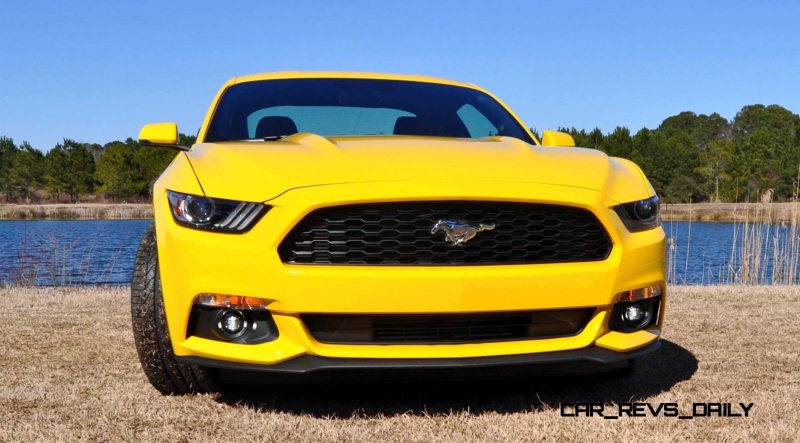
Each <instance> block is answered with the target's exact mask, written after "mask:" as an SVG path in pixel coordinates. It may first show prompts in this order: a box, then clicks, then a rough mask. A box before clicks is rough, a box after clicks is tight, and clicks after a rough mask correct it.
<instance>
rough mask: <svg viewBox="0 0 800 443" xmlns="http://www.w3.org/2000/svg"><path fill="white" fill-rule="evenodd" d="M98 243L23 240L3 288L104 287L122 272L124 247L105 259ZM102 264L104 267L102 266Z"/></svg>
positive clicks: (0, 280)
mask: <svg viewBox="0 0 800 443" xmlns="http://www.w3.org/2000/svg"><path fill="white" fill-rule="evenodd" d="M101 246H102V245H101V244H100V242H99V241H98V240H92V241H90V242H89V243H88V244H86V243H82V242H81V241H79V240H65V239H64V238H63V237H62V238H59V237H57V236H56V235H54V234H51V235H50V236H48V237H47V238H44V239H41V238H38V239H34V238H23V239H22V241H21V244H20V245H19V246H18V247H17V248H16V249H15V252H14V253H13V255H12V256H11V257H6V259H7V260H9V262H8V265H7V266H6V272H5V273H0V287H7V286H17V287H18V286H25V287H27V286H84V285H96V284H104V282H107V281H109V280H110V279H111V278H110V277H111V276H112V275H113V274H114V273H115V272H118V271H121V270H124V267H123V268H122V269H120V258H121V257H122V254H123V245H120V246H118V247H117V248H115V250H114V251H112V252H111V253H110V255H109V254H108V253H106V254H105V256H103V255H104V253H103V251H102V248H101ZM101 263H102V264H101Z"/></svg>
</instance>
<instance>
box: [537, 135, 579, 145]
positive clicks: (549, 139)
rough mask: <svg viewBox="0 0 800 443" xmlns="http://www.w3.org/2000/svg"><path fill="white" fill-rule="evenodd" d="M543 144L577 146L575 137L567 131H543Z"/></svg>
mask: <svg viewBox="0 0 800 443" xmlns="http://www.w3.org/2000/svg"><path fill="white" fill-rule="evenodd" d="M542 146H563V147H572V146H575V139H574V138H572V136H571V135H569V134H567V133H566V132H559V131H544V132H543V133H542Z"/></svg>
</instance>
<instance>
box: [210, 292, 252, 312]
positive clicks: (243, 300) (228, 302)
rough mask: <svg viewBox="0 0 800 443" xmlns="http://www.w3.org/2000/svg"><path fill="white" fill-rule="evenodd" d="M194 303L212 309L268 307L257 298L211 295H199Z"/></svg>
mask: <svg viewBox="0 0 800 443" xmlns="http://www.w3.org/2000/svg"><path fill="white" fill-rule="evenodd" d="M194 303H195V304H196V305H201V306H208V307H212V308H231V309H265V308H266V307H267V304H266V302H265V301H264V300H263V299H261V298H257V297H243V296H240V295H225V294H209V293H203V294H200V295H198V296H197V298H196V299H195V302H194Z"/></svg>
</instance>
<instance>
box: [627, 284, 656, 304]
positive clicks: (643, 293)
mask: <svg viewBox="0 0 800 443" xmlns="http://www.w3.org/2000/svg"><path fill="white" fill-rule="evenodd" d="M660 296H661V286H658V285H656V286H647V287H645V288H639V289H631V290H630V291H625V292H620V293H619V294H617V302H618V303H619V302H632V301H637V300H647V299H648V298H654V297H660Z"/></svg>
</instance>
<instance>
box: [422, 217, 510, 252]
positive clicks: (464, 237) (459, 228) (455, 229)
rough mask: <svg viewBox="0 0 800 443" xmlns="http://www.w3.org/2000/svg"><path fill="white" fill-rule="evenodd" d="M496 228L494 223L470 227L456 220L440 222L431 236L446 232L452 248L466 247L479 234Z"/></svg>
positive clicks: (436, 224)
mask: <svg viewBox="0 0 800 443" xmlns="http://www.w3.org/2000/svg"><path fill="white" fill-rule="evenodd" d="M494 227H495V224H494V223H492V224H488V225H487V224H483V223H480V224H478V226H470V225H469V224H467V223H463V222H460V221H456V220H439V221H437V222H436V223H435V224H434V225H433V228H431V235H433V234H436V233H437V232H440V231H441V232H444V235H445V240H446V241H447V243H449V244H450V246H464V244H465V243H466V242H468V241H470V240H472V238H473V237H475V236H476V235H477V234H478V233H479V232H481V231H491V230H492V229H494Z"/></svg>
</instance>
